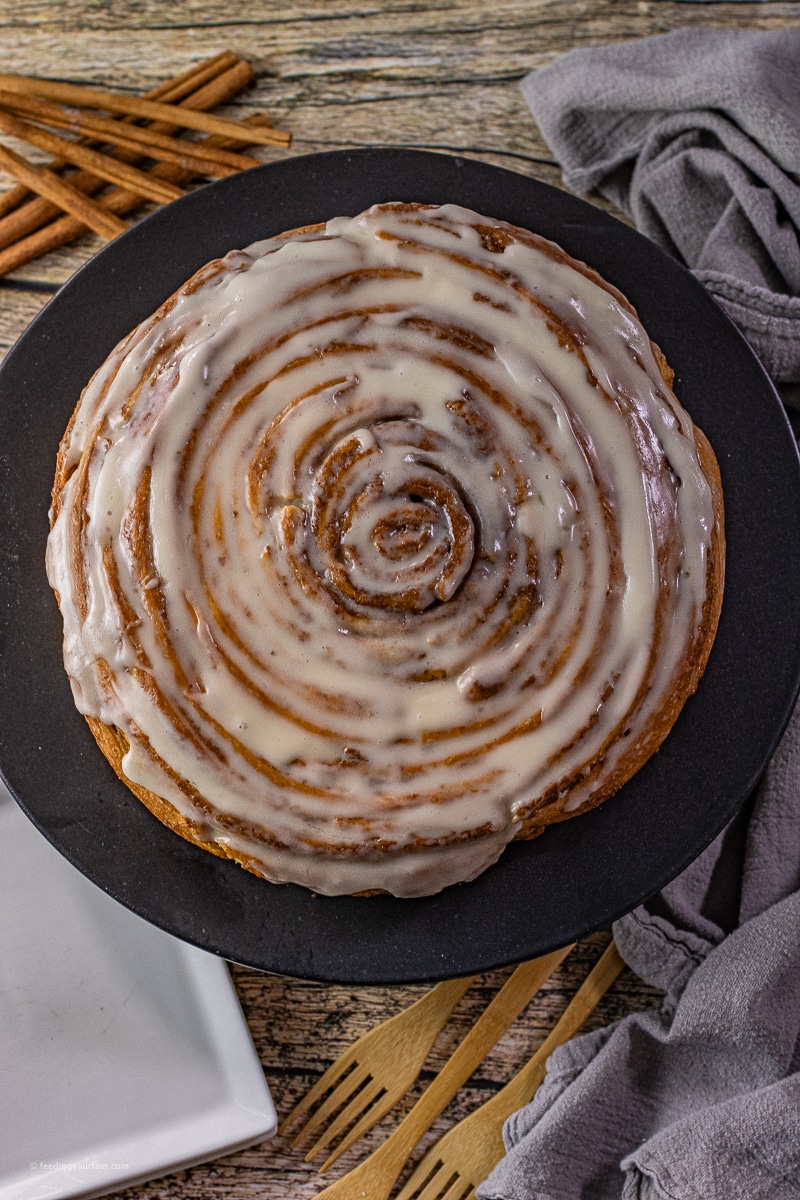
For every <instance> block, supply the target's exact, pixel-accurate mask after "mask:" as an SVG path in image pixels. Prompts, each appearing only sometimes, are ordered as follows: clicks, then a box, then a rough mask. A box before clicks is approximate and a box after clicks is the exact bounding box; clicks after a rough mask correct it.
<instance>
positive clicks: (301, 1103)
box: [278, 1048, 357, 1134]
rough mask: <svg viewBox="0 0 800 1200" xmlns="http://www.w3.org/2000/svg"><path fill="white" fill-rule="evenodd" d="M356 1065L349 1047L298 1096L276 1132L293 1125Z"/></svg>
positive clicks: (283, 1130) (282, 1131)
mask: <svg viewBox="0 0 800 1200" xmlns="http://www.w3.org/2000/svg"><path fill="white" fill-rule="evenodd" d="M356 1066H357V1063H356V1059H355V1055H354V1054H353V1053H352V1048H351V1050H350V1051H349V1052H348V1053H347V1054H344V1055H342V1057H341V1058H338V1059H337V1060H336V1062H334V1063H331V1065H330V1066H329V1067H328V1069H327V1071H325V1072H324V1074H322V1075H320V1077H319V1079H318V1080H317V1082H316V1083H315V1084H314V1085H313V1087H310V1088H309V1089H308V1091H307V1092H305V1093H304V1095H302V1096H301V1097H300V1099H299V1100H298V1101H297V1104H295V1106H294V1108H293V1109H292V1111H291V1112H290V1113H288V1114H287V1115H286V1116H285V1117H284V1118H283V1120H282V1121H281V1123H280V1125H279V1126H278V1133H279V1134H283V1133H285V1132H286V1130H287V1129H288V1128H289V1126H290V1125H293V1124H294V1122H295V1121H296V1120H297V1118H298V1117H301V1116H302V1115H303V1113H305V1112H307V1111H308V1109H309V1108H312V1107H313V1105H314V1104H315V1103H316V1102H317V1100H321V1099H322V1097H323V1096H324V1095H325V1093H326V1092H327V1091H328V1090H329V1089H330V1088H333V1087H337V1086H338V1085H339V1084H340V1083H343V1082H344V1080H345V1079H347V1077H348V1075H350V1074H351V1073H352V1071H353V1070H354V1069H355V1067H356Z"/></svg>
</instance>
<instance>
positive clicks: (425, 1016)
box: [278, 975, 477, 1171]
mask: <svg viewBox="0 0 800 1200" xmlns="http://www.w3.org/2000/svg"><path fill="white" fill-rule="evenodd" d="M476 978H477V976H476V975H471V976H470V977H469V978H467V979H447V980H445V981H444V982H443V983H438V984H437V985H436V987H434V988H432V989H431V991H429V992H427V993H426V995H424V996H423V997H422V998H421V999H420V1000H417V1002H416V1004H412V1005H411V1006H410V1007H409V1008H407V1009H405V1010H404V1011H403V1012H400V1013H398V1014H397V1016H394V1017H390V1018H389V1020H388V1021H383V1022H381V1024H380V1025H376V1027H375V1028H374V1029H370V1031H369V1032H368V1033H365V1034H364V1035H363V1037H360V1038H359V1039H358V1041H356V1042H354V1043H353V1045H352V1046H351V1047H350V1049H349V1050H346V1051H345V1053H344V1054H342V1055H341V1057H340V1058H338V1059H337V1061H336V1062H335V1063H332V1064H331V1066H330V1067H328V1069H327V1071H326V1072H325V1074H324V1075H322V1076H320V1078H319V1079H318V1080H317V1082H316V1083H315V1084H314V1086H313V1087H312V1088H311V1089H310V1091H308V1092H307V1093H306V1094H305V1096H303V1098H302V1099H301V1100H300V1101H299V1103H298V1104H296V1105H295V1107H294V1108H293V1109H292V1111H291V1112H290V1113H289V1115H288V1116H287V1117H286V1118H285V1120H284V1121H283V1123H282V1124H281V1126H280V1129H279V1131H278V1132H279V1133H283V1132H284V1131H285V1130H286V1129H288V1127H289V1126H290V1125H292V1124H294V1122H295V1121H296V1120H297V1119H298V1118H299V1117H301V1116H302V1115H303V1114H304V1113H306V1112H308V1110H309V1109H310V1108H312V1107H313V1106H314V1105H315V1104H316V1103H317V1101H319V1100H322V1103H321V1104H320V1106H319V1108H317V1109H316V1111H315V1112H314V1113H312V1115H311V1116H310V1118H309V1119H308V1120H307V1121H306V1122H305V1124H303V1125H302V1126H301V1127H300V1129H299V1130H298V1132H297V1134H296V1135H295V1138H294V1140H293V1142H292V1147H294V1146H297V1145H298V1143H299V1142H300V1141H302V1139H303V1138H305V1137H308V1136H309V1135H310V1134H312V1133H314V1132H315V1131H316V1130H317V1129H319V1128H320V1126H321V1125H322V1124H323V1122H325V1121H327V1120H328V1118H329V1117H330V1116H331V1114H333V1113H336V1116H335V1117H334V1119H333V1120H332V1121H331V1123H330V1124H329V1125H328V1127H327V1129H326V1130H325V1131H324V1133H322V1134H321V1135H320V1136H319V1137H318V1138H317V1140H316V1141H315V1142H314V1145H313V1146H312V1147H311V1149H310V1150H309V1151H308V1154H306V1162H309V1161H310V1160H311V1159H312V1158H313V1157H314V1156H315V1155H316V1154H318V1153H319V1152H320V1151H321V1150H323V1149H324V1148H325V1147H326V1146H329V1145H330V1144H331V1142H332V1141H334V1139H335V1138H337V1137H338V1136H339V1134H340V1133H342V1132H343V1131H344V1130H347V1127H348V1125H350V1124H351V1122H355V1124H354V1125H352V1127H351V1128H350V1129H349V1130H347V1133H346V1135H345V1136H344V1137H343V1138H342V1140H341V1141H340V1142H339V1144H338V1146H337V1147H336V1149H335V1150H334V1151H333V1152H332V1153H331V1154H330V1155H329V1156H328V1158H327V1159H326V1160H325V1162H324V1163H323V1164H322V1167H321V1168H320V1170H322V1171H324V1170H325V1169H326V1168H327V1167H329V1166H330V1164H331V1163H332V1162H335V1160H336V1159H337V1158H338V1157H339V1155H340V1154H342V1153H343V1152H344V1151H345V1150H346V1149H347V1148H348V1146H352V1144H353V1142H355V1141H356V1140H357V1139H358V1138H360V1137H361V1136H362V1135H363V1134H365V1133H366V1132H367V1131H368V1130H369V1129H371V1128H372V1126H373V1125H375V1124H376V1123H377V1122H378V1121H380V1119H381V1118H382V1117H383V1116H385V1115H386V1113H387V1112H388V1111H389V1109H390V1108H392V1106H393V1105H394V1104H396V1103H397V1101H398V1100H399V1099H400V1098H401V1097H402V1096H404V1095H405V1094H406V1092H407V1091H408V1089H409V1088H410V1087H411V1085H412V1083H413V1082H414V1080H415V1079H416V1078H417V1075H419V1073H420V1071H421V1070H422V1067H423V1066H424V1064H425V1059H426V1058H427V1057H428V1054H429V1052H430V1049H431V1046H432V1045H433V1043H434V1041H435V1039H436V1035H437V1034H438V1033H440V1032H441V1030H442V1029H444V1027H445V1025H446V1024H447V1021H448V1019H449V1017H450V1014H451V1013H452V1011H453V1009H454V1008H455V1006H456V1005H457V1004H458V1002H459V1000H460V999H461V997H462V996H463V995H464V993H465V992H466V991H467V989H468V988H469V986H470V985H471V984H472V983H473V981H474V980H475V979H476ZM326 1092H329V1095H327V1096H326ZM323 1097H324V1099H323ZM337 1109H341V1111H340V1112H338V1113H337V1111H336V1110H337Z"/></svg>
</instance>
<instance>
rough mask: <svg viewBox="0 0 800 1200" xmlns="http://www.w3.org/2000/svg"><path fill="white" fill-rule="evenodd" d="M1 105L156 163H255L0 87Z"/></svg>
mask: <svg viewBox="0 0 800 1200" xmlns="http://www.w3.org/2000/svg"><path fill="white" fill-rule="evenodd" d="M3 108H5V109H8V110H10V111H12V112H13V113H15V114H16V115H18V116H19V115H22V116H25V117H31V118H33V120H35V121H42V122H46V123H47V124H48V125H53V126H55V127H56V128H57V129H68V130H70V131H71V132H73V133H88V134H91V135H92V136H93V137H96V138H97V139H98V140H102V141H105V142H111V143H112V144H113V145H117V146H121V147H122V148H123V149H125V150H129V151H131V152H132V153H134V154H137V155H145V156H146V157H147V158H155V159H157V160H158V161H159V162H174V163H177V164H178V166H184V167H188V166H190V165H194V166H196V167H197V168H198V169H199V170H201V171H202V172H203V174H205V175H218V176H220V177H222V176H225V175H232V174H234V172H236V171H244V170H246V169H247V168H248V167H257V166H258V165H259V160H258V159H257V158H251V157H250V156H249V155H247V154H234V153H233V152H232V151H231V150H219V149H214V148H213V147H209V148H207V150H206V151H205V152H201V151H200V150H198V148H197V143H196V142H189V141H186V140H185V139H181V138H175V137H170V135H169V134H166V133H158V132H157V131H156V130H155V129H153V127H152V126H150V127H146V126H142V125H132V124H129V123H128V122H126V121H119V120H110V119H109V118H107V117H97V116H91V115H88V114H86V113H83V112H79V111H78V109H76V108H70V107H68V106H67V105H65V104H54V103H53V102H52V101H50V100H38V99H35V98H33V97H31V96H19V95H16V94H15V93H14V92H6V91H3V90H2V89H0V111H1V110H2V109H3ZM75 144H76V145H77V144H79V143H75ZM63 158H64V159H65V160H67V161H69V156H68V155H67V154H63ZM114 182H117V181H116V180H115V181H114ZM156 198H157V197H156Z"/></svg>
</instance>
